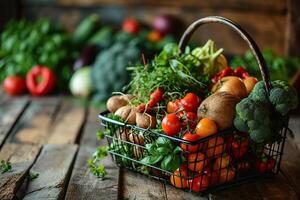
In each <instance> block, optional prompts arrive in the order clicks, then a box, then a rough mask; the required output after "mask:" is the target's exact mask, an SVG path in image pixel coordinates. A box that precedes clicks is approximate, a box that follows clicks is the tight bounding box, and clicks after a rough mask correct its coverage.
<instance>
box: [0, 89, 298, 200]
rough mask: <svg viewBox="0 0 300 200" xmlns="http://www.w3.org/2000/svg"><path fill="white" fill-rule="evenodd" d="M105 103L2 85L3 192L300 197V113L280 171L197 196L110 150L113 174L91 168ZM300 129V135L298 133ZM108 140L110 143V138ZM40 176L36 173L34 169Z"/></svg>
mask: <svg viewBox="0 0 300 200" xmlns="http://www.w3.org/2000/svg"><path fill="white" fill-rule="evenodd" d="M98 113H99V110H98V109H95V108H93V107H92V106H90V105H88V104H87V103H85V104H83V103H82V102H80V101H78V100H74V99H72V98H71V97H64V96H51V97H47V98H33V97H29V96H23V97H18V98H11V97H8V96H7V95H5V94H4V93H3V92H1V91H0V147H1V150H0V160H8V161H10V162H11V163H12V171H11V172H6V173H4V174H0V199H1V200H4V199H21V198H24V199H43V198H46V199H63V198H65V199H88V200H90V199H109V200H113V199H138V200H139V199H159V200H161V199H170V200H179V199H222V200H224V199H231V200H234V199H238V200H240V199H244V200H246V199H299V198H300V167H299V166H300V153H299V151H298V149H297V144H300V142H299V141H298V140H299V138H300V128H299V126H300V123H299V117H298V116H294V117H292V120H291V126H290V127H291V128H292V129H294V131H295V135H296V136H295V138H294V139H292V138H289V139H288V140H287V143H286V145H285V151H284V152H285V154H284V157H283V161H282V170H281V172H280V173H279V175H278V176H277V177H275V178H272V179H263V180H261V181H256V182H251V183H247V184H244V185H242V186H236V187H234V188H231V189H227V190H224V191H220V192H216V193H213V194H209V195H207V196H202V197H201V196H197V195H196V194H193V193H187V192H183V191H181V190H178V189H175V188H173V187H171V186H169V185H164V184H162V183H160V182H158V181H155V180H152V179H148V178H145V177H144V176H142V175H137V174H134V173H132V172H129V171H127V170H124V169H119V168H117V167H116V166H115V165H114V164H113V163H112V161H111V159H110V157H107V158H106V159H105V160H104V161H103V163H104V165H105V166H106V169H107V172H108V174H107V177H106V178H105V179H104V180H100V179H99V178H96V177H95V176H93V175H91V174H90V172H89V169H88V167H87V164H86V161H87V159H88V158H90V156H91V155H92V153H93V152H94V151H95V149H96V147H97V146H99V143H98V141H97V139H96V131H97V130H98V128H99V123H98V121H97V114H98ZM297 134H298V135H297ZM102 145H103V144H102ZM35 173H38V174H39V177H38V178H36V179H34V180H30V178H29V177H30V174H35Z"/></svg>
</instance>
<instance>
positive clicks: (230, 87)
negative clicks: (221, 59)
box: [218, 76, 248, 99]
mask: <svg viewBox="0 0 300 200" xmlns="http://www.w3.org/2000/svg"><path fill="white" fill-rule="evenodd" d="M219 84H220V89H219V90H218V92H228V93H230V94H232V95H234V96H236V97H238V98H239V99H242V98H245V97H247V95H248V93H247V89H246V86H245V84H244V83H243V81H242V80H241V79H240V78H238V77H235V76H226V77H224V78H222V79H221V81H220V83H219Z"/></svg>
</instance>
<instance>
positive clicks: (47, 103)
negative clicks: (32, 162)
mask: <svg viewBox="0 0 300 200" xmlns="http://www.w3.org/2000/svg"><path fill="white" fill-rule="evenodd" d="M59 103H60V97H47V98H46V97H45V98H33V99H32V102H31V103H30V105H29V106H28V108H27V109H26V110H25V112H24V114H23V115H22V117H21V118H20V120H19V121H18V123H17V124H16V125H15V127H14V129H13V131H12V134H10V136H9V139H8V140H9V141H12V142H17V143H31V144H43V143H45V142H46V141H47V139H48V137H49V134H50V131H51V130H50V126H51V123H52V121H53V117H54V116H55V113H56V110H57V108H58V106H59Z"/></svg>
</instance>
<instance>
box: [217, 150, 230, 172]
mask: <svg viewBox="0 0 300 200" xmlns="http://www.w3.org/2000/svg"><path fill="white" fill-rule="evenodd" d="M230 161H231V157H230V155H228V154H224V155H222V156H220V157H218V158H217V159H216V161H215V163H214V170H220V169H224V168H226V167H227V166H228V165H229V163H230Z"/></svg>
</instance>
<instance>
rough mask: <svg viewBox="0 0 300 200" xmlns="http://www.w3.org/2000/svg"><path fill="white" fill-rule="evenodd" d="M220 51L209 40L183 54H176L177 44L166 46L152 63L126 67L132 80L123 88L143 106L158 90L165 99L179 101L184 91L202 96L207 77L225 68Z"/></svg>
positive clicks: (205, 90)
mask: <svg viewBox="0 0 300 200" xmlns="http://www.w3.org/2000/svg"><path fill="white" fill-rule="evenodd" d="M222 51H223V50H222V49H219V50H217V51H215V49H214V43H213V42H212V41H211V40H209V41H208V42H207V43H206V44H205V45H204V46H203V47H197V48H195V49H193V50H192V51H190V50H189V48H187V50H186V51H185V52H184V53H183V54H179V49H178V46H177V45H174V44H168V45H166V46H165V47H164V50H163V51H162V52H161V53H160V54H159V55H158V56H156V57H155V58H154V59H153V61H152V62H150V63H148V64H146V65H145V66H143V65H139V66H133V67H129V68H128V70H130V71H132V81H131V82H130V84H129V85H128V86H127V87H126V88H127V89H129V92H130V93H132V94H134V95H135V96H137V97H138V98H137V99H136V100H135V102H134V103H136V104H139V103H146V102H147V101H148V100H149V95H150V93H151V92H152V91H154V90H155V89H157V88H162V89H164V91H165V98H167V100H172V99H177V98H180V97H182V95H184V93H185V92H195V93H196V94H198V95H199V96H205V95H206V93H207V92H208V90H207V88H208V87H207V85H208V84H209V83H210V80H209V76H211V75H212V74H213V73H216V72H217V71H218V70H219V69H220V68H222V67H223V66H224V65H225V64H224V62H223V63H222V62H219V60H218V57H219V56H220V54H221V53H222ZM174 94H175V95H174Z"/></svg>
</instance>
